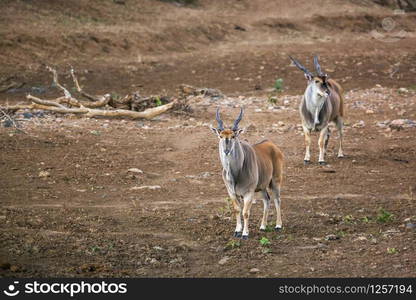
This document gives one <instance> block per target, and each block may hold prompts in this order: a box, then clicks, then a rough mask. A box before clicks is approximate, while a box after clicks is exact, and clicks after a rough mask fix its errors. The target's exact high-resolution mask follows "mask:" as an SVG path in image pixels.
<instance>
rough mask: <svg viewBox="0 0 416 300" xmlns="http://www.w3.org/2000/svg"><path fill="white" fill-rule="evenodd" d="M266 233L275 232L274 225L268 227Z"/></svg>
mask: <svg viewBox="0 0 416 300" xmlns="http://www.w3.org/2000/svg"><path fill="white" fill-rule="evenodd" d="M264 231H265V232H274V226H272V225H267V226H266V229H264Z"/></svg>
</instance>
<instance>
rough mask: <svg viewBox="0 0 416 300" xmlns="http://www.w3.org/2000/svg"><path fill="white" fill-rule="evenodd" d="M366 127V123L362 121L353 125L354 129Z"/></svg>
mask: <svg viewBox="0 0 416 300" xmlns="http://www.w3.org/2000/svg"><path fill="white" fill-rule="evenodd" d="M364 126H365V122H364V121H363V120H361V121H360V122H358V123H355V124H353V125H352V128H363V127H364Z"/></svg>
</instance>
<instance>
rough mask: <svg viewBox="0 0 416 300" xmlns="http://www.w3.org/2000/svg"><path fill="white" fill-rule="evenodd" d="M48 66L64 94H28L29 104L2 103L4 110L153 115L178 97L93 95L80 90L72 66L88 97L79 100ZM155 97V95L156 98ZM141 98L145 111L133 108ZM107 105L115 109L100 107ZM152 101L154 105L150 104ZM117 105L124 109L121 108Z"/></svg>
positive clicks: (136, 94)
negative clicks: (7, 104)
mask: <svg viewBox="0 0 416 300" xmlns="http://www.w3.org/2000/svg"><path fill="white" fill-rule="evenodd" d="M47 70H48V71H50V72H51V73H52V75H53V82H54V84H55V85H56V86H57V87H58V88H59V89H61V90H62V91H63V93H64V96H61V97H58V98H56V99H53V100H46V99H40V98H38V97H35V96H32V95H30V94H28V95H27V96H26V98H27V100H29V101H30V102H31V104H29V105H14V106H8V107H5V109H7V111H13V112H14V111H17V110H19V109H30V110H32V109H42V110H46V111H52V112H57V113H65V114H66V113H70V114H78V115H84V116H87V117H127V118H131V119H152V118H154V117H155V116H157V115H160V114H162V113H164V112H166V111H168V110H170V109H172V108H173V107H175V106H176V105H177V103H178V100H177V99H175V100H173V101H171V102H169V100H170V99H168V100H166V99H164V98H163V99H164V101H163V102H162V101H161V100H160V98H159V97H147V98H143V97H141V96H140V95H139V94H138V93H137V92H136V93H133V94H130V95H127V96H125V97H123V98H122V99H118V100H117V99H113V97H112V96H111V95H110V94H105V95H103V96H92V95H90V94H88V93H85V92H84V91H83V90H82V88H81V86H80V85H79V82H78V79H77V77H76V76H75V71H74V69H73V68H72V67H71V76H72V80H73V82H74V84H75V87H76V89H77V91H78V92H79V93H80V94H81V95H82V96H84V97H85V98H87V99H88V100H90V101H80V100H78V99H76V98H74V97H73V96H72V95H71V93H70V92H69V91H68V90H67V89H66V88H65V87H64V86H63V85H61V84H60V83H59V81H58V73H57V71H56V70H55V69H54V68H52V67H49V66H48V67H47ZM155 99H157V100H158V101H157V102H155ZM91 100H92V101H91ZM144 101H147V105H144V107H145V108H146V107H149V108H147V109H145V110H144V111H136V109H138V107H137V105H138V103H141V102H144ZM166 102H168V103H166ZM163 103H165V104H163ZM107 105H109V106H111V107H113V108H115V109H99V108H104V107H105V106H107ZM154 105H157V106H156V107H152V106H154ZM120 107H122V108H127V109H121V108H120Z"/></svg>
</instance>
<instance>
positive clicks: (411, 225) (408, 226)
mask: <svg viewBox="0 0 416 300" xmlns="http://www.w3.org/2000/svg"><path fill="white" fill-rule="evenodd" d="M406 229H416V223H407V224H406Z"/></svg>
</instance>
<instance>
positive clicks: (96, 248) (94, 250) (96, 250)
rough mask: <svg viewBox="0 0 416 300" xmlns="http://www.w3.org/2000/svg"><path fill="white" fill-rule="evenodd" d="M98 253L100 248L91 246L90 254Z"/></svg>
mask: <svg viewBox="0 0 416 300" xmlns="http://www.w3.org/2000/svg"><path fill="white" fill-rule="evenodd" d="M99 251H100V247H98V246H92V247H91V252H92V253H96V252H99Z"/></svg>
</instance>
